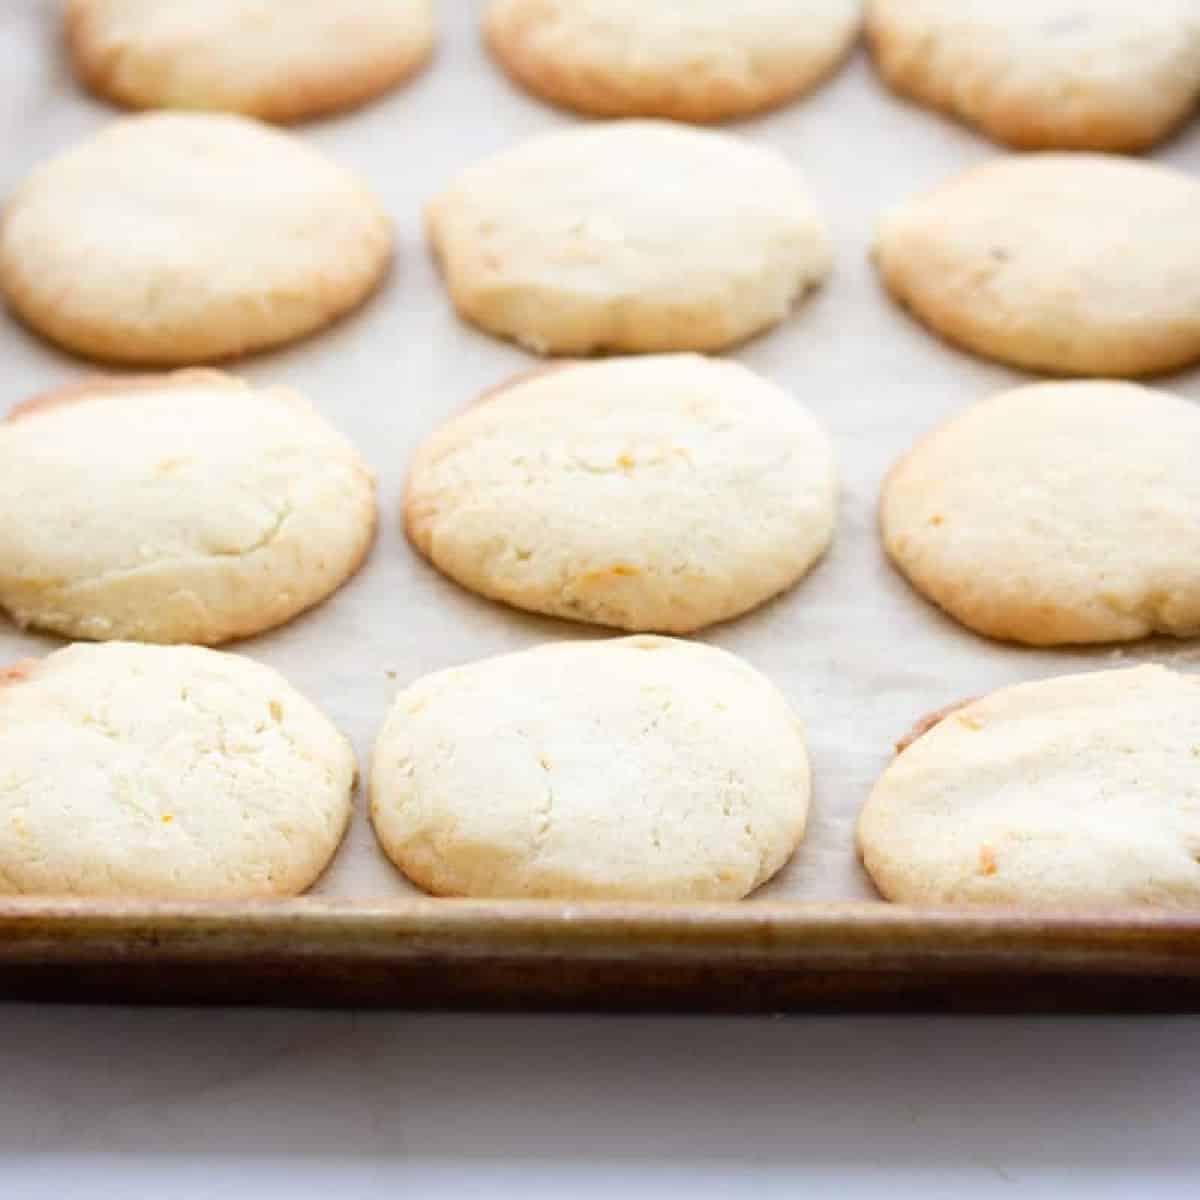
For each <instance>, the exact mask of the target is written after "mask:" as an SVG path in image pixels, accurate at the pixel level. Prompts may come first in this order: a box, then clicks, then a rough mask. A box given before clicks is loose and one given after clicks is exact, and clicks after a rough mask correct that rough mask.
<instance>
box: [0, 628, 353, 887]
mask: <svg viewBox="0 0 1200 1200" xmlns="http://www.w3.org/2000/svg"><path fill="white" fill-rule="evenodd" d="M0 762H2V763H3V764H4V765H3V768H2V771H3V780H4V782H3V786H2V787H0V893H3V894H6V895H14V894H37V895H61V896H91V897H144V898H149V899H154V900H237V899H245V898H254V897H268V896H293V895H296V894H297V893H299V892H302V891H304V890H305V888H307V887H308V886H309V885H310V884H312V883H313V882H314V881H315V880H316V878H317V876H319V875H320V874H321V872H322V871H323V870H324V869H325V867H326V865H327V864H328V863H329V860H330V859H331V858H332V857H333V854H334V851H335V850H336V849H337V847H338V843H339V842H340V841H341V838H342V834H343V832H344V831H345V829H346V824H347V822H348V821H349V819H350V808H351V805H350V794H351V790H352V789H353V787H354V776H355V762H354V753H353V751H352V750H351V749H350V744H349V743H348V742H347V741H346V739H345V738H344V737H342V735H341V734H340V733H339V732H338V731H337V730H336V729H335V728H334V727H333V725H331V724H330V722H329V721H328V719H327V718H326V717H325V716H323V715H322V714H321V712H320V711H318V709H316V708H315V707H314V706H313V705H312V704H310V703H309V702H308V701H307V700H306V699H305V698H304V697H303V696H301V695H300V694H299V693H298V692H297V691H295V689H293V688H292V687H291V686H290V685H289V684H288V683H287V681H286V680H285V679H283V678H282V677H281V676H280V675H278V674H277V673H276V672H274V671H272V670H269V669H268V668H267V667H264V666H261V665H260V664H258V663H256V662H252V661H251V660H250V659H248V658H242V657H241V656H240V655H236V654H222V653H220V652H218V651H216V650H205V649H203V648H201V647H199V646H139V645H134V644H131V643H125V642H110V643H108V644H107V645H104V646H82V645H81V646H69V647H67V648H66V649H64V650H59V651H58V652H57V653H55V654H51V655H50V656H49V657H47V658H42V659H30V660H27V661H25V662H23V663H19V664H17V665H16V666H15V667H11V668H9V669H8V670H7V671H4V672H0Z"/></svg>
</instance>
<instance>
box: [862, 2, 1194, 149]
mask: <svg viewBox="0 0 1200 1200" xmlns="http://www.w3.org/2000/svg"><path fill="white" fill-rule="evenodd" d="M867 35H868V40H869V42H870V45H871V49H872V51H873V54H874V58H875V62H876V64H877V66H878V68H879V72H880V74H881V75H882V76H883V78H884V79H885V80H887V82H888V84H890V85H891V87H893V88H894V89H895V90H896V91H897V92H900V93H901V94H903V95H906V96H910V97H912V98H913V99H914V100H918V101H920V102H921V103H923V104H927V105H929V106H931V107H933V108H939V109H942V110H943V111H945V112H948V113H950V114H952V115H954V116H956V117H959V118H960V119H962V120H964V121H966V122H968V123H970V124H971V125H974V126H976V127H977V128H979V129H980V130H982V131H983V132H984V133H986V134H988V135H989V136H990V137H993V138H995V139H996V140H997V141H1001V142H1007V143H1009V144H1010V145H1012V146H1015V147H1018V148H1019V149H1023V150H1052V149H1060V150H1120V151H1131V150H1142V149H1145V148H1146V147H1148V146H1151V145H1153V144H1154V143H1155V142H1157V141H1159V140H1160V139H1161V138H1163V137H1165V136H1166V134H1167V133H1169V132H1170V131H1171V130H1172V129H1174V128H1175V126H1177V125H1178V124H1179V122H1180V121H1182V120H1183V118H1184V117H1185V116H1187V115H1188V114H1189V113H1190V112H1191V111H1192V109H1193V108H1194V106H1195V104H1196V99H1197V97H1198V96H1200V7H1198V6H1197V4H1196V0H1153V3H1151V4H1135V3H1130V0H868V6H867Z"/></svg>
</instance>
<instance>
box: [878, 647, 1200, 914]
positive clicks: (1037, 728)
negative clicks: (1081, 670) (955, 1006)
mask: <svg viewBox="0 0 1200 1200" xmlns="http://www.w3.org/2000/svg"><path fill="white" fill-rule="evenodd" d="M1198 746H1200V681H1198V679H1197V677H1196V676H1194V675H1181V674H1178V673H1176V672H1174V671H1169V670H1167V669H1166V668H1164V667H1134V668H1130V669H1127V670H1120V671H1102V672H1098V673H1095V674H1090V675H1068V676H1065V677H1062V678H1058V679H1046V680H1043V681H1041V682H1039V683H1026V684H1020V685H1019V686H1017V687H1009V688H1004V689H1003V690H1001V691H998V692H994V693H993V694H992V695H990V696H987V697H985V698H984V699H982V700H976V701H973V702H972V703H970V704H967V705H965V706H964V707H962V708H959V709H957V710H956V711H954V712H953V713H952V714H951V715H950V716H947V717H946V718H945V719H944V720H942V721H939V722H938V723H937V724H936V725H934V726H933V728H932V729H930V730H929V731H928V732H926V733H925V734H923V735H922V736H921V737H919V738H918V739H917V740H916V741H914V742H913V743H912V744H911V745H909V747H908V748H907V749H906V750H904V751H903V753H901V754H900V755H899V756H898V757H897V758H896V759H895V760H894V761H893V762H892V764H891V766H890V767H888V769H887V770H886V771H885V772H884V773H883V775H882V777H881V778H880V779H879V782H878V783H877V784H876V785H875V788H874V790H873V791H872V793H871V796H870V798H869V799H868V801H867V803H866V806H865V807H864V809H863V811H862V815H861V817H860V820H859V824H858V841H859V848H860V851H861V853H862V858H863V862H864V863H865V865H866V868H867V871H868V872H869V873H870V875H871V878H872V879H873V880H874V882H875V885H876V886H877V887H878V888H879V890H880V892H881V893H882V894H883V895H884V896H885V897H886V898H887V899H888V900H895V901H897V902H899V903H902V904H922V905H924V904H950V905H953V904H1022V905H1031V906H1040V907H1061V906H1114V905H1116V906H1120V905H1156V906H1160V907H1164V908H1195V907H1197V906H1198V905H1200V805H1198V804H1197V800H1196V798H1197V796H1200V754H1198V752H1197V747H1198Z"/></svg>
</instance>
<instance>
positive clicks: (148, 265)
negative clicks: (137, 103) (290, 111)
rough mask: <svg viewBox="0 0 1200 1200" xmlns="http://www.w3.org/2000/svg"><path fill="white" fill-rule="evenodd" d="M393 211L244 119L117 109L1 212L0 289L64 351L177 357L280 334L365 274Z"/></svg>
mask: <svg viewBox="0 0 1200 1200" xmlns="http://www.w3.org/2000/svg"><path fill="white" fill-rule="evenodd" d="M391 252H392V233H391V223H390V221H389V219H388V217H387V216H386V214H385V213H384V212H383V210H382V208H380V206H379V204H378V203H377V201H376V200H375V199H374V197H373V196H372V195H371V194H370V192H368V191H367V189H366V188H365V187H364V186H363V185H362V184H361V183H360V182H359V181H358V179H357V178H356V177H355V176H354V175H352V174H351V173H350V172H349V171H346V170H344V169H343V168H341V167H339V166H337V165H336V164H335V163H333V162H331V161H329V160H328V159H326V158H325V157H324V155H321V154H319V153H317V151H315V150H313V149H311V148H310V147H308V146H306V145H305V144H304V143H303V142H302V141H301V140H300V139H299V138H296V137H292V136H291V135H289V134H286V133H280V132H278V131H276V130H273V129H269V128H268V127H267V126H265V125H261V124H259V123H258V122H257V121H251V120H249V119H247V118H245V117H234V116H226V115H214V114H196V113H152V114H147V115H145V116H137V117H126V118H125V119H123V120H120V121H115V122H113V123H112V124H111V125H109V126H107V127H106V128H105V129H103V130H102V131H101V132H100V133H98V134H95V135H94V136H92V137H90V138H88V139H87V140H86V141H84V142H82V143H80V144H79V145H78V146H76V147H75V148H74V149H71V150H68V151H66V152H65V153H63V154H60V155H58V156H57V157H56V158H53V159H51V160H50V161H49V162H47V163H45V164H43V165H42V166H40V167H38V168H37V169H35V170H34V171H33V173H32V174H31V175H30V176H29V177H28V178H27V179H26V181H25V182H24V184H22V185H21V186H20V187H19V188H18V190H17V192H16V193H15V195H13V196H12V197H11V198H10V199H9V201H8V203H7V205H6V206H5V208H4V212H3V216H2V217H0V288H2V289H3V291H4V295H5V297H6V299H7V300H8V303H9V304H10V305H11V306H12V308H13V309H14V310H15V311H16V313H17V314H18V315H19V316H20V317H22V318H23V319H24V320H25V321H27V322H28V323H29V324H30V325H31V326H33V328H34V329H36V330H37V331H38V332H39V333H42V334H44V335H45V336H46V337H48V338H50V339H52V340H53V341H55V342H58V343H59V344H60V345H62V346H65V347H66V348H67V349H69V350H74V351H76V352H77V353H79V354H83V355H87V356H90V357H94V358H98V359H106V360H112V361H117V362H135V363H159V364H177V363H178V364H188V363H195V362H200V361H208V360H212V359H219V358H226V357H229V356H232V355H237V354H245V353H247V352H249V351H252V350H260V349H263V348H264V347H267V346H275V345H279V344H281V343H283V342H290V341H293V340H294V339H296V338H299V337H303V336H304V335H305V334H308V333H312V332H313V331H314V330H316V329H319V328H321V327H322V326H324V325H328V324H329V323H330V322H331V321H333V320H334V319H335V318H337V317H338V316H340V315H341V314H342V313H345V312H347V311H348V310H350V309H352V308H354V307H355V306H356V305H358V304H359V303H360V302H361V301H362V300H364V299H365V298H366V296H367V295H368V294H369V293H370V292H371V291H372V290H373V289H374V288H375V286H376V285H377V284H378V283H379V281H380V279H381V278H382V276H383V273H384V271H385V269H386V267H387V264H388V261H389V259H390V258H391Z"/></svg>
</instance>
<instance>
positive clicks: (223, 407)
mask: <svg viewBox="0 0 1200 1200" xmlns="http://www.w3.org/2000/svg"><path fill="white" fill-rule="evenodd" d="M374 528H375V481H374V478H373V476H372V475H371V472H370V471H369V470H368V468H367V467H366V466H365V464H364V463H363V461H362V459H361V458H359V456H358V454H357V453H356V452H355V450H354V448H353V447H352V446H351V445H350V443H349V442H348V441H347V440H346V439H345V438H344V437H342V436H341V434H339V433H338V432H337V431H336V430H334V429H333V428H332V427H331V426H329V425H328V424H327V423H326V422H325V421H324V419H323V418H322V417H320V416H319V415H318V413H317V412H316V410H315V409H314V408H313V407H312V405H311V404H309V403H308V401H307V400H305V399H303V398H302V397H301V396H299V395H297V394H296V393H295V392H292V391H290V390H288V389H286V388H252V387H250V386H249V385H247V384H245V383H243V382H242V381H241V380H239V379H235V378H234V377H233V376H230V375H223V374H221V373H219V372H216V371H179V372H176V373H175V374H172V375H159V376H147V377H142V378H127V379H110V380H90V381H87V382H84V383H82V384H79V385H76V386H74V387H70V388H65V389H62V390H61V391H59V392H54V393H50V394H49V395H47V396H43V397H40V398H39V399H37V400H36V401H33V402H31V403H29V404H26V405H23V406H21V407H20V408H18V409H17V410H15V411H14V412H13V413H11V414H9V417H8V419H7V420H6V421H4V422H3V423H0V605H2V606H3V607H4V608H5V609H6V610H7V611H8V612H9V613H10V614H11V615H12V616H13V617H14V618H15V619H16V620H17V621H18V622H19V623H20V624H22V625H32V626H34V627H36V628H39V629H47V630H52V631H53V632H55V633H59V634H62V635H64V636H66V637H75V638H88V639H94V640H110V639H118V638H119V639H125V640H133V641H148V642H203V643H216V642H223V641H226V640H228V639H230V638H235V637H246V636H248V635H250V634H253V633H259V632H261V631H262V630H265V629H270V628H272V627H273V626H275V625H279V624H281V623H283V622H284V621H287V620H289V619H290V618H291V617H294V616H295V615H296V614H297V613H299V612H302V611H303V610H304V609H306V608H310V607H311V606H312V605H314V604H317V603H319V602H320V601H321V600H323V599H324V598H325V597H326V596H328V595H329V594H330V593H331V592H332V591H333V590H334V589H335V588H337V587H338V586H339V585H340V584H341V583H343V582H344V581H345V580H346V579H347V578H348V577H349V576H350V575H352V574H353V573H354V571H356V570H357V569H358V566H359V564H360V563H361V562H362V560H363V558H364V556H365V555H366V553H367V549H368V547H369V546H370V543H371V538H372V535H373V532H374Z"/></svg>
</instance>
